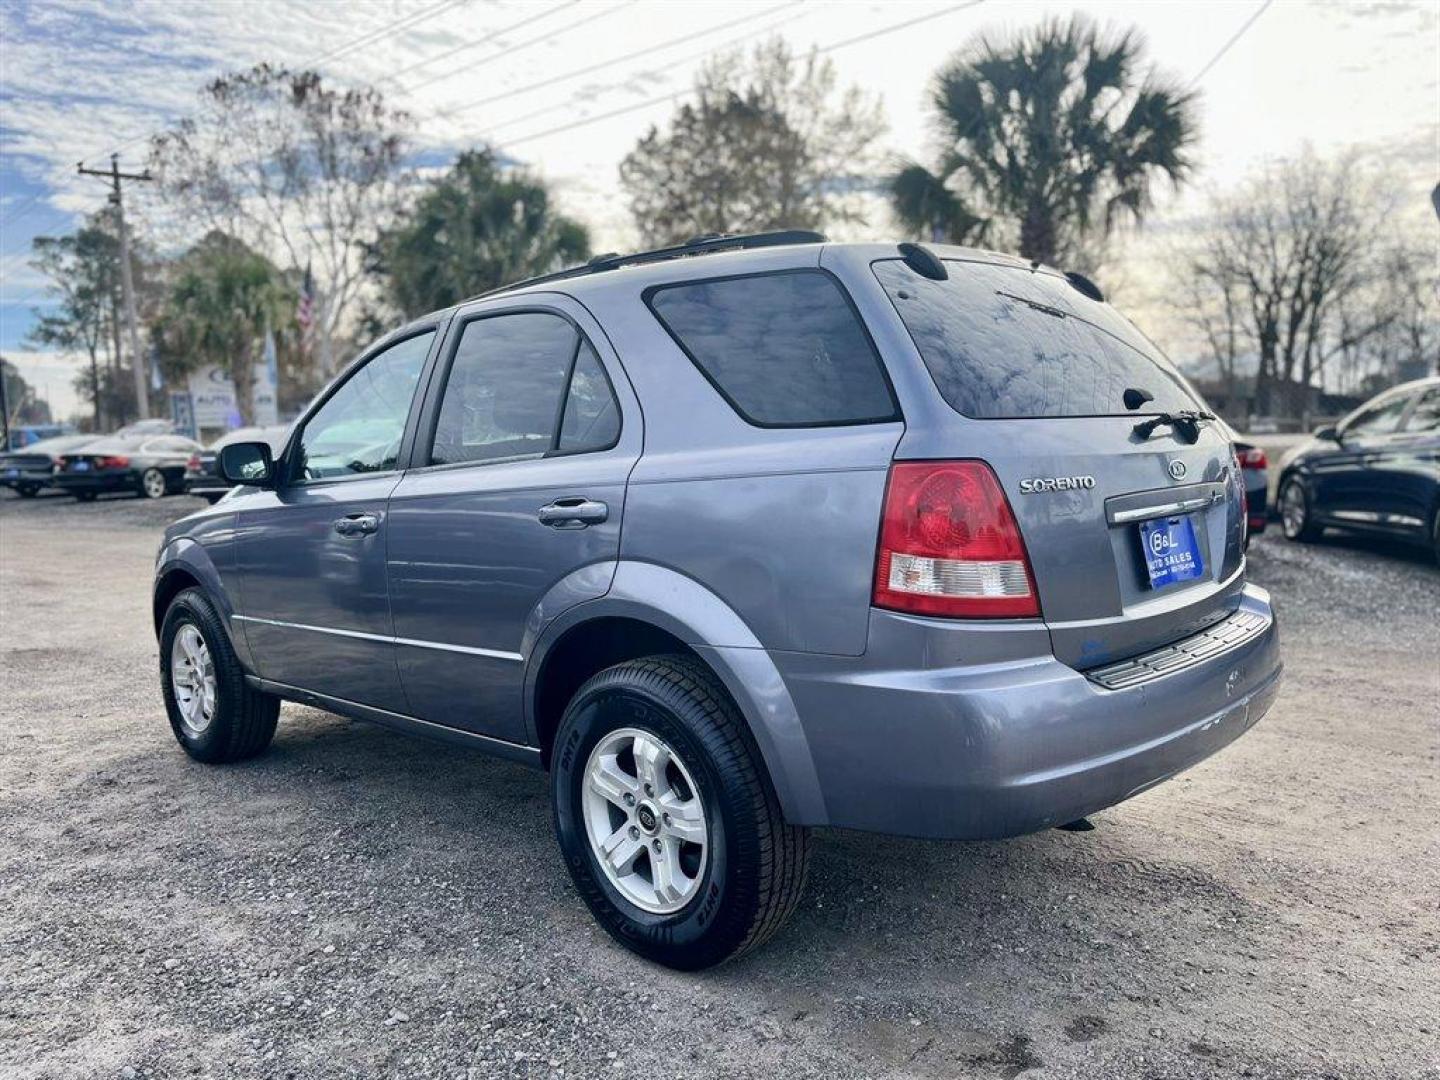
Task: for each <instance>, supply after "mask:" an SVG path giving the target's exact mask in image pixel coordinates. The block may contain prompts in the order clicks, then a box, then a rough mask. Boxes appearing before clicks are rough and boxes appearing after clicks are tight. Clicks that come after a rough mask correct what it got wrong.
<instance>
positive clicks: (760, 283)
mask: <svg viewBox="0 0 1440 1080" xmlns="http://www.w3.org/2000/svg"><path fill="white" fill-rule="evenodd" d="M645 301H646V303H647V304H649V305H650V310H651V311H653V312H654V313H655V316H656V318H658V319H659V320H660V323H661V325H663V326H664V327H665V329H666V330H668V331H669V332H670V336H671V337H672V338H674V339H675V341H676V343H677V344H678V345H679V346H680V348H681V349H682V350H684V352H685V354H686V355H687V356H688V357H690V359H691V361H692V362H693V363H694V364H695V366H696V367H697V368H699V369H700V371H701V373H702V374H703V375H704V376H705V377H706V378H707V379H709V380H710V382H711V384H712V385H713V386H714V387H715V389H716V390H718V391H719V392H720V394H721V395H722V396H723V397H724V398H725V400H726V401H728V402H729V403H730V405H731V407H733V408H734V409H735V411H736V412H738V413H739V414H740V416H741V417H743V418H744V419H745V420H747V421H748V422H750V423H752V424H755V425H757V426H760V427H817V426H822V425H825V426H828V425H838V424H868V423H878V422H881V421H886V420H897V419H899V410H898V409H897V408H896V406H895V399H894V396H893V395H892V394H891V391H890V384H889V382H888V381H887V379H886V377H885V371H884V368H883V367H882V366H881V363H880V357H879V355H878V354H877V353H876V351H875V346H874V344H873V343H872V342H871V340H870V335H869V333H868V332H867V331H866V329H865V326H864V324H863V323H862V322H861V321H860V316H859V313H857V312H856V311H855V309H854V307H853V306H852V305H851V303H850V299H849V297H848V296H846V295H845V293H844V292H843V291H842V290H841V288H840V286H839V284H838V283H837V282H836V281H835V279H834V278H832V277H831V276H830V275H829V274H826V273H824V272H822V271H819V270H794V271H784V272H781V273H769V274H751V275H748V276H743V277H731V278H715V279H710V280H706V281H689V282H684V283H681V284H676V285H661V286H657V287H655V288H652V289H649V290H647V292H646V294H645Z"/></svg>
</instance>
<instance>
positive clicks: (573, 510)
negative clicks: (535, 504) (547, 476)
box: [538, 498, 610, 529]
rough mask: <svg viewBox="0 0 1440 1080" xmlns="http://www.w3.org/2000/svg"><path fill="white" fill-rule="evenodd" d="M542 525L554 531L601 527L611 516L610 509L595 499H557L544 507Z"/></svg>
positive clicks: (541, 515) (540, 516) (541, 511)
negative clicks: (593, 526) (592, 526)
mask: <svg viewBox="0 0 1440 1080" xmlns="http://www.w3.org/2000/svg"><path fill="white" fill-rule="evenodd" d="M538 516H539V518H540V524H541V525H549V526H550V527H551V528H552V529H583V528H585V526H587V525H599V524H600V523H601V522H602V521H605V520H606V519H607V518H608V517H609V516H610V508H609V507H608V506H606V505H605V504H604V503H603V502H595V501H594V500H593V499H579V498H576V499H556V500H555V501H554V502H552V503H550V504H548V505H546V506H542V507H541V508H540V513H539V515H538Z"/></svg>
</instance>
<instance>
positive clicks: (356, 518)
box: [335, 514, 380, 536]
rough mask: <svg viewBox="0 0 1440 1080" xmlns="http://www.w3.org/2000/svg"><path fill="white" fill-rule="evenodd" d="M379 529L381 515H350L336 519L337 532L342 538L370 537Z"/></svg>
mask: <svg viewBox="0 0 1440 1080" xmlns="http://www.w3.org/2000/svg"><path fill="white" fill-rule="evenodd" d="M379 528H380V515H379V514H350V515H348V516H346V517H343V518H336V519H335V531H336V532H337V533H339V534H340V535H341V536H369V535H370V534H371V533H374V532H376V531H378V530H379Z"/></svg>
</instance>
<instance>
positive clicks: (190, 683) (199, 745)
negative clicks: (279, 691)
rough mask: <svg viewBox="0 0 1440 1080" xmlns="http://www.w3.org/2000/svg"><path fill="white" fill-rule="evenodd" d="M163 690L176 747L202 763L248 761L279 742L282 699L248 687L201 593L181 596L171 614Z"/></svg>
mask: <svg viewBox="0 0 1440 1080" xmlns="http://www.w3.org/2000/svg"><path fill="white" fill-rule="evenodd" d="M177 639H179V643H178V644H177ZM197 639H198V640H197ZM207 682H208V685H206V684H207ZM160 688H161V693H162V694H163V695H164V698H165V712H166V714H167V715H168V716H169V718H170V730H171V731H172V732H174V734H175V741H176V742H178V743H179V744H180V746H181V747H182V748H183V749H184V751H185V752H186V753H187V754H189V755H190V756H191V757H192V758H194V759H195V760H196V761H203V762H205V763H207V764H210V765H219V764H222V763H224V762H229V761H242V760H244V759H245V758H248V757H254V756H255V755H256V754H258V753H260V752H261V751H263V750H264V749H265V748H266V747H268V746H269V745H270V740H271V739H272V738H274V736H275V724H276V722H277V720H278V719H279V717H280V699H279V698H277V697H275V696H273V695H271V694H264V693H261V692H260V691H258V690H254V689H252V688H251V687H250V686H249V685H248V684H247V683H246V682H245V672H244V669H243V668H241V666H240V661H239V659H238V658H237V657H236V655H235V650H234V649H233V648H232V647H231V645H230V639H229V638H228V637H227V636H226V635H225V630H224V628H223V627H222V625H221V622H220V616H219V615H218V614H217V613H216V611H215V606H214V605H213V604H212V603H211V602H210V599H209V597H207V596H206V595H205V594H204V593H203V592H201V591H200V590H199V589H186V590H184V591H183V592H181V593H180V594H179V595H178V596H176V597H175V599H174V600H172V601H171V602H170V607H169V610H167V611H166V612H165V621H164V623H163V624H162V625H161V628H160ZM207 706H208V707H207Z"/></svg>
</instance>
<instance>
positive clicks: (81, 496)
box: [75, 491, 95, 502]
mask: <svg viewBox="0 0 1440 1080" xmlns="http://www.w3.org/2000/svg"><path fill="white" fill-rule="evenodd" d="M75 501H76V502H94V501H95V492H93V491H77V492H76V493H75Z"/></svg>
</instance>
